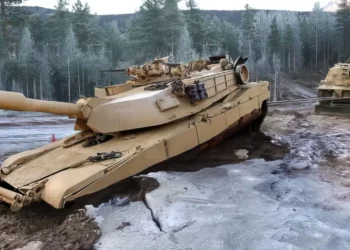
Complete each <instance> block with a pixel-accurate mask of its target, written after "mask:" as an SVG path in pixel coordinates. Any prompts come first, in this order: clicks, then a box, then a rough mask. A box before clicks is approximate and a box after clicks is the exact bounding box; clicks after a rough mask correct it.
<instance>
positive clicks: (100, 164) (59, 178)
mask: <svg viewBox="0 0 350 250" xmlns="http://www.w3.org/2000/svg"><path fill="white" fill-rule="evenodd" d="M246 60H247V59H243V58H241V57H240V58H238V59H237V60H236V61H235V62H232V61H228V60H227V59H226V58H225V57H224V56H216V57H211V58H210V61H209V63H208V64H207V63H206V64H205V69H200V70H195V71H192V70H189V67H188V66H185V68H184V69H186V71H187V73H186V74H184V75H178V76H176V77H175V78H173V77H174V76H173V75H171V77H170V78H171V79H169V75H168V76H167V77H165V78H168V79H165V78H164V74H160V76H158V77H160V80H159V81H157V80H156V78H157V77H155V76H154V77H152V80H151V83H145V81H144V82H143V83H142V84H135V81H134V82H129V83H125V84H120V85H116V86H108V87H104V88H97V89H95V96H94V97H91V98H83V99H80V100H79V101H78V102H77V103H75V104H72V103H60V102H49V101H39V100H32V99H27V98H25V97H24V96H23V95H22V94H20V93H13V92H5V91H0V109H5V110H15V111H36V112H47V113H52V114H60V115H67V116H68V117H69V118H72V119H75V120H76V122H75V130H76V131H77V133H76V134H74V135H72V136H70V137H67V138H64V139H62V140H60V141H57V142H53V143H49V144H47V145H45V146H42V147H40V148H36V149H33V150H28V151H25V152H22V153H19V154H16V155H13V156H11V157H9V158H8V159H6V160H5V162H4V163H3V164H2V166H1V169H0V172H1V174H0V178H1V182H0V201H2V202H4V203H6V204H8V205H9V206H10V208H11V210H12V211H13V212H17V211H19V210H20V209H21V208H23V207H25V206H28V205H29V204H31V203H32V202H38V201H44V202H46V203H48V204H50V205H51V206H52V207H54V208H56V209H62V208H64V207H65V206H66V205H67V204H68V203H71V202H73V201H74V200H76V199H78V198H80V197H83V196H86V195H89V194H93V193H95V192H98V191H100V190H103V189H105V188H107V187H109V186H111V185H113V184H115V183H118V182H120V181H122V180H124V179H126V178H128V177H131V176H134V175H136V174H138V173H140V172H142V171H144V170H145V169H147V168H149V167H151V166H153V165H155V164H158V163H160V162H163V161H166V160H168V159H171V158H173V157H175V156H177V155H180V154H182V153H185V152H190V151H192V150H195V151H196V152H197V150H203V149H205V148H207V147H208V146H212V145H215V144H217V143H219V142H220V141H222V140H223V139H225V138H227V137H228V136H230V135H232V134H233V133H235V132H236V131H238V130H240V129H242V128H244V127H247V126H249V125H251V124H258V125H260V124H261V123H262V122H263V119H264V117H265V115H266V112H267V101H268V99H269V97H270V92H269V83H268V82H249V71H248V68H247V66H246V65H245V64H244V63H245V61H246ZM135 79H138V78H135ZM147 81H149V79H148V80H147ZM147 81H146V82H147ZM139 83H140V82H139ZM139 85H143V86H139Z"/></svg>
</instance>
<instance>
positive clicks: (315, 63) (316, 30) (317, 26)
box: [315, 23, 318, 70]
mask: <svg viewBox="0 0 350 250" xmlns="http://www.w3.org/2000/svg"><path fill="white" fill-rule="evenodd" d="M317 52H318V24H317V23H316V63H315V65H316V70H317V54H318V53H317Z"/></svg>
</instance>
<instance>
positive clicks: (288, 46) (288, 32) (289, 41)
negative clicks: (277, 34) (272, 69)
mask: <svg viewBox="0 0 350 250" xmlns="http://www.w3.org/2000/svg"><path fill="white" fill-rule="evenodd" d="M283 38H284V44H285V50H286V52H287V56H288V72H290V71H291V55H292V54H293V49H294V31H293V28H292V26H291V25H290V24H287V26H286V29H285V31H284V37H283Z"/></svg>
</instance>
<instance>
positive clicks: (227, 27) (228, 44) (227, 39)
mask: <svg viewBox="0 0 350 250" xmlns="http://www.w3.org/2000/svg"><path fill="white" fill-rule="evenodd" d="M221 43H222V47H223V48H224V50H225V51H227V52H228V53H229V55H230V56H231V58H237V57H238V54H239V31H238V30H237V29H236V27H234V26H233V25H232V24H230V23H228V22H223V23H222V42H221Z"/></svg>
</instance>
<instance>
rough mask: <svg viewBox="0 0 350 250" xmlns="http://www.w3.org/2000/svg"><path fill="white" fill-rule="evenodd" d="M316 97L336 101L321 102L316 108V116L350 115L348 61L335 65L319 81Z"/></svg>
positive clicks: (349, 70) (349, 65)
mask: <svg viewBox="0 0 350 250" xmlns="http://www.w3.org/2000/svg"><path fill="white" fill-rule="evenodd" d="M317 89H318V97H332V98H338V100H323V101H320V104H319V105H317V106H316V108H315V112H316V114H347V115H350V61H349V62H347V63H337V64H335V65H334V67H332V68H331V69H330V70H329V71H328V74H327V76H326V78H325V80H323V81H321V83H320V86H319V87H318V88H317Z"/></svg>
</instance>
